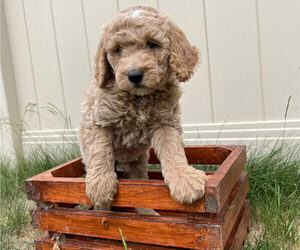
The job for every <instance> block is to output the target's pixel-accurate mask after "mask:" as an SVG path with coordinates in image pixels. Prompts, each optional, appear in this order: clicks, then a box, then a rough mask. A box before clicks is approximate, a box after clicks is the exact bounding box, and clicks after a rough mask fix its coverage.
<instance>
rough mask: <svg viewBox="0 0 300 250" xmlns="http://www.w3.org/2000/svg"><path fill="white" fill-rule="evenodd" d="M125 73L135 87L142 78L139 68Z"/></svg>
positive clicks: (142, 74)
mask: <svg viewBox="0 0 300 250" xmlns="http://www.w3.org/2000/svg"><path fill="white" fill-rule="evenodd" d="M127 75H128V79H129V81H131V82H132V83H133V84H134V85H135V86H136V87H137V86H139V84H140V83H141V81H142V80H143V76H144V72H143V71H141V70H131V71H129V72H128V74H127Z"/></svg>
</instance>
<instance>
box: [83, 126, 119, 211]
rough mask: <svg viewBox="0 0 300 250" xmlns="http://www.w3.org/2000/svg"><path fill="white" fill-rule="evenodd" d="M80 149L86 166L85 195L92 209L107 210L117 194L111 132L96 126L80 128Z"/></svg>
mask: <svg viewBox="0 0 300 250" xmlns="http://www.w3.org/2000/svg"><path fill="white" fill-rule="evenodd" d="M80 139H81V148H82V151H83V152H82V153H83V158H84V162H85V164H86V172H87V173H86V193H87V195H88V197H89V198H90V199H91V200H92V201H93V202H94V203H95V206H94V208H95V209H99V210H108V209H109V207H110V203H111V201H112V200H113V197H114V195H115V194H116V192H117V184H118V180H117V175H116V173H115V171H114V163H115V160H114V155H113V149H112V131H111V130H110V129H107V128H101V127H98V126H92V127H81V129H80Z"/></svg>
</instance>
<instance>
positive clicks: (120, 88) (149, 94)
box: [80, 6, 206, 213]
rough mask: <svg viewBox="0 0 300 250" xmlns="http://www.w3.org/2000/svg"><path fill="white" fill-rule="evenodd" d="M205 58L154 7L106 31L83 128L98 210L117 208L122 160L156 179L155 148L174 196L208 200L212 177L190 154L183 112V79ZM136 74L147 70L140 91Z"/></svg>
mask: <svg viewBox="0 0 300 250" xmlns="http://www.w3.org/2000/svg"><path fill="white" fill-rule="evenodd" d="M149 42H151V43H154V44H155V45H156V46H154V48H152V47H153V46H152V47H151V46H149ZM198 58H199V57H198V51H197V49H196V47H194V46H191V45H190V43H189V42H188V41H187V39H186V37H185V35H184V33H183V32H182V31H181V30H180V29H179V28H178V27H177V26H176V25H175V24H174V23H173V22H172V21H171V20H170V19H169V17H168V16H167V15H165V14H164V13H161V12H158V11H157V10H155V9H153V8H151V7H147V6H135V7H131V8H128V9H125V10H123V11H121V12H120V13H119V14H118V15H117V16H116V17H115V18H114V19H113V20H112V22H111V23H110V24H108V25H106V26H105V27H104V30H103V34H102V36H101V39H100V43H99V47H98V51H97V53H96V56H95V73H94V79H93V80H92V81H91V82H90V83H89V84H88V86H87V87H86V89H85V92H84V98H83V101H82V106H81V113H82V118H81V123H80V142H81V150H82V154H83V160H84V163H85V164H86V170H87V175H86V192H87V195H88V196H89V197H90V199H91V200H92V201H93V202H94V203H95V207H96V208H98V209H109V205H110V203H111V201H112V200H113V198H114V195H115V194H116V192H117V183H118V180H117V176H116V173H115V171H114V166H115V162H118V164H120V165H122V166H124V167H126V168H127V169H128V170H129V178H144V179H146V178H148V177H147V161H148V151H149V148H150V147H151V146H152V147H153V148H154V151H155V153H156V155H157V156H158V158H159V159H160V162H161V166H162V173H163V176H164V180H165V182H166V184H167V186H168V187H169V189H170V194H171V196H172V197H173V198H174V199H176V200H177V201H179V202H184V203H191V202H194V201H195V200H197V199H199V198H201V197H202V196H203V195H204V186H205V182H206V175H205V173H204V172H203V171H200V170H196V169H194V168H193V167H191V166H189V165H188V163H187V159H186V157H185V154H184V149H183V147H184V145H183V141H182V139H181V134H182V128H181V122H180V109H179V98H180V96H181V89H180V86H179V82H182V81H187V80H188V79H190V77H191V76H192V74H193V72H194V68H195V66H196V65H197V63H198ZM133 69H138V70H143V71H144V78H143V81H142V86H141V87H139V88H137V87H135V86H134V85H133V84H132V83H131V82H130V81H129V80H128V77H127V73H128V72H129V71H130V70H133ZM137 191H138V190H137ZM141 211H142V212H145V211H144V210H143V209H141ZM146 213H153V212H151V211H150V212H149V211H148V212H147V211H146Z"/></svg>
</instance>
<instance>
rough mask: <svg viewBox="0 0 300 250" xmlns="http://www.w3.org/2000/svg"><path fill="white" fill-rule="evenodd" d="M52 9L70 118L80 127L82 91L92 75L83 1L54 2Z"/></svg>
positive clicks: (58, 0)
mask: <svg viewBox="0 0 300 250" xmlns="http://www.w3.org/2000/svg"><path fill="white" fill-rule="evenodd" d="M52 7H53V19H54V24H55V36H56V40H57V47H58V52H57V53H58V58H59V65H58V66H59V69H60V72H61V77H62V83H63V90H64V93H63V94H64V97H65V102H66V113H67V114H66V115H67V116H70V118H71V123H72V125H73V126H74V127H78V126H79V121H80V100H81V96H82V91H83V88H84V86H85V85H86V84H87V82H88V81H89V79H90V78H91V74H92V72H91V65H90V59H89V53H88V43H87V37H86V26H85V20H84V14H83V8H82V1H81V0H64V1H61V0H53V1H52Z"/></svg>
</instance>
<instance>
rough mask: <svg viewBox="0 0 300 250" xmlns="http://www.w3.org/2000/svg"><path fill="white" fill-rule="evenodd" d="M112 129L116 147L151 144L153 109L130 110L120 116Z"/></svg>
mask: <svg viewBox="0 0 300 250" xmlns="http://www.w3.org/2000/svg"><path fill="white" fill-rule="evenodd" d="M112 127H113V133H114V144H115V145H116V144H117V145H119V146H126V147H129V146H132V145H136V144H149V143H150V138H149V131H150V129H151V109H149V108H147V109H135V110H130V111H129V112H127V113H126V114H124V115H122V116H120V117H119V119H118V122H116V123H114V124H113V125H112Z"/></svg>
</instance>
